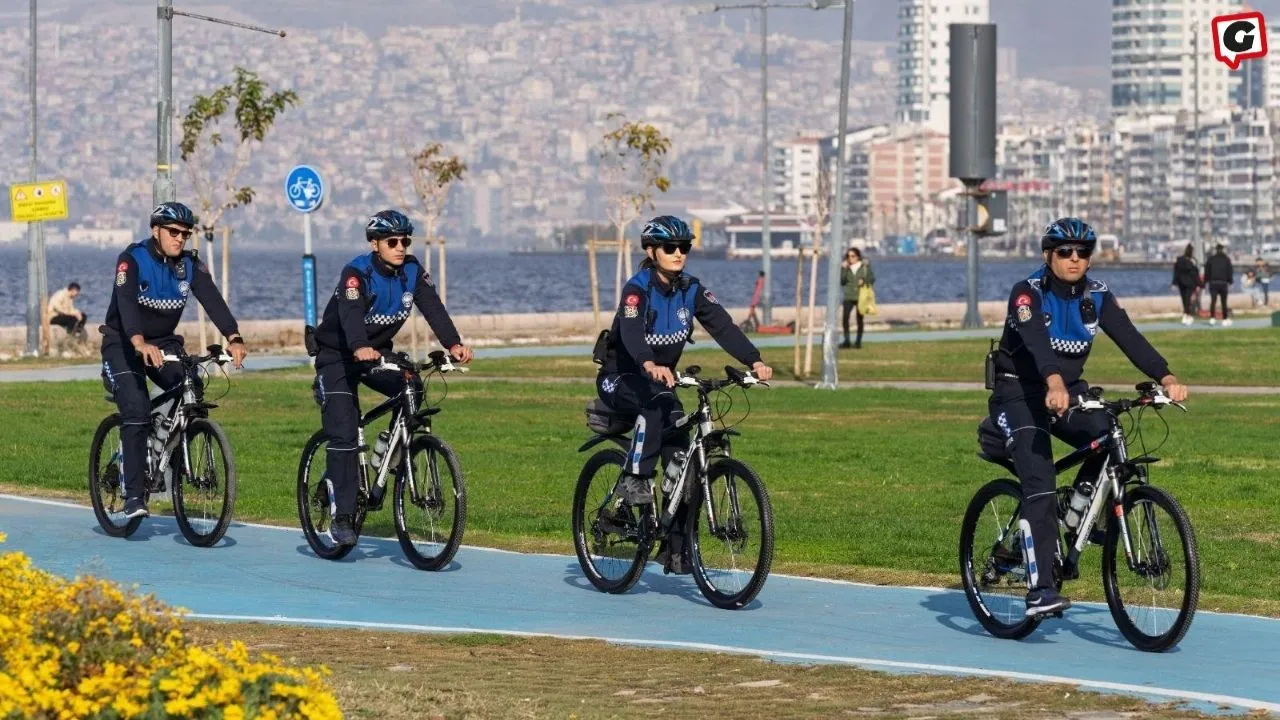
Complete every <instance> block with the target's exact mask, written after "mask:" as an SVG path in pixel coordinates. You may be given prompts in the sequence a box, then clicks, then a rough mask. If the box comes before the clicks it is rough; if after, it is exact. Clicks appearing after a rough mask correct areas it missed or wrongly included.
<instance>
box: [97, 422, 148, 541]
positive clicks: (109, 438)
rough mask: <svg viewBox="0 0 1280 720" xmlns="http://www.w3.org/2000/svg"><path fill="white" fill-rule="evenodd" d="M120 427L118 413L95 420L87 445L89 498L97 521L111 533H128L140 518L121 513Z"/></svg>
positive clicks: (120, 534)
mask: <svg viewBox="0 0 1280 720" xmlns="http://www.w3.org/2000/svg"><path fill="white" fill-rule="evenodd" d="M120 427H121V425H120V414H119V413H112V414H111V415H108V416H107V417H106V418H103V420H102V422H101V423H99V424H98V429H97V430H95V431H94V433H93V442H92V443H91V444H90V445H89V500H90V501H91V502H92V503H93V514H94V516H95V517H96V518H98V525H99V526H100V527H101V528H102V531H103V532H105V533H106V534H108V535H110V536H111V537H129V536H130V535H132V534H133V533H134V532H136V531H137V530H138V526H139V525H141V524H142V518H132V519H130V518H126V517H125V516H124V487H123V486H122V485H121V483H123V482H124V478H123V473H124V446H123V445H122V443H121V442H120Z"/></svg>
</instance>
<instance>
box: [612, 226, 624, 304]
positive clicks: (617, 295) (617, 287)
mask: <svg viewBox="0 0 1280 720" xmlns="http://www.w3.org/2000/svg"><path fill="white" fill-rule="evenodd" d="M615 227H617V228H618V237H617V240H616V241H615V242H614V249H616V250H617V251H618V255H617V257H616V258H614V263H613V306H614V307H617V306H618V303H620V302H622V255H623V252H622V250H623V248H622V226H621V225H616V226H615Z"/></svg>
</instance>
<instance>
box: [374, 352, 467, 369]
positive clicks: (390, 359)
mask: <svg viewBox="0 0 1280 720" xmlns="http://www.w3.org/2000/svg"><path fill="white" fill-rule="evenodd" d="M427 357H428V358H430V360H428V361H427V362H424V363H417V362H414V361H413V360H411V359H410V358H409V356H408V355H406V354H404V353H401V352H397V353H382V357H381V358H379V360H378V364H377V365H374V366H373V368H372V369H373V370H375V371H377V370H395V371H400V370H406V371H408V372H412V373H415V374H422V373H426V372H431V371H432V370H439V371H440V372H441V373H450V372H463V373H465V372H470V371H471V370H470V369H469V368H466V367H463V366H462V365H455V364H454V362H453V359H452V358H450V357H449V356H448V355H447V354H445V352H444V351H443V350H435V351H433V352H431V353H428V355H427Z"/></svg>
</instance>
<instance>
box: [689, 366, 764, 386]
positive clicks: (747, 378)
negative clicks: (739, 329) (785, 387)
mask: <svg viewBox="0 0 1280 720" xmlns="http://www.w3.org/2000/svg"><path fill="white" fill-rule="evenodd" d="M700 372H702V368H701V367H700V366H698V365H690V366H689V367H687V368H685V369H684V373H683V374H682V373H680V372H676V386H677V387H694V388H701V389H702V390H706V391H711V390H719V389H721V388H726V387H729V386H737V387H741V388H746V387H750V386H752V385H763V386H765V387H769V383H767V382H765V381H764V380H761V379H759V378H757V377H756V376H755V374H754V373H752V372H751V371H750V370H748V371H746V372H743V371H741V370H739V369H737V368H735V367H734V366H732V365H725V366H724V373H725V379H723V380H720V379H716V380H703V379H702V378H699V377H698V373H700Z"/></svg>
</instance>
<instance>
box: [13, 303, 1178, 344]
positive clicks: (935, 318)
mask: <svg viewBox="0 0 1280 720" xmlns="http://www.w3.org/2000/svg"><path fill="white" fill-rule="evenodd" d="M1121 302H1122V304H1123V305H1124V308H1125V309H1126V310H1127V311H1128V312H1129V315H1130V317H1133V318H1135V319H1136V318H1143V319H1154V318H1175V317H1178V316H1179V315H1180V310H1179V303H1178V299H1177V297H1175V296H1172V295H1170V296H1156V297H1136V298H1128V299H1124V300H1122V301H1121ZM1005 308H1006V303H1005V302H1004V301H987V302H982V303H979V311H980V312H981V314H982V319H983V323H984V324H985V325H987V326H992V325H998V324H999V323H1001V322H1003V320H1004V316H1005ZM233 310H234V308H233ZM964 311H965V303H963V302H935V303H894V304H883V305H880V306H879V312H878V313H877V314H876V315H872V316H869V317H867V318H866V329H867V331H868V332H875V331H881V330H887V329H890V328H893V327H902V326H912V327H919V328H925V329H929V328H953V327H959V326H960V324H961V322H962V320H963V318H964ZM729 312H730V314H731V315H732V316H733V318H734V319H735V320H737V321H741V320H743V319H745V318H746V317H747V308H729ZM612 316H613V312H612V307H610V308H609V309H608V310H605V309H602V310H601V322H602V323H603V325H604V326H605V327H607V326H608V324H609V323H610V322H611V320H612ZM773 316H774V317H773V321H774V324H777V325H785V324H787V323H789V322H791V321H792V320H793V319H794V317H795V307H794V306H790V307H775V308H774V311H773ZM807 316H808V310H807V308H806V309H805V310H804V311H802V313H801V318H802V319H807ZM813 317H814V323H815V326H816V329H815V334H818V335H820V334H821V332H822V326H823V324H824V323H825V321H826V314H825V307H823V306H818V307H816V308H815V309H814V315H813ZM93 320H99V321H100V319H99V318H94V319H93ZM850 320H852V318H850ZM454 322H455V324H456V325H457V327H458V330H459V332H461V333H462V335H463V337H464V338H466V340H467V342H469V343H472V344H475V345H477V346H481V347H483V346H492V345H538V344H563V343H577V342H591V341H593V340H594V338H595V330H594V328H593V322H592V313H591V312H590V311H587V312H558V313H502V314H488V315H465V314H460V315H455V316H454ZM837 323H839V318H837ZM414 324H415V325H416V328H417V332H418V340H419V342H423V340H424V338H426V337H428V332H427V328H426V322H425V321H424V320H423V319H422V318H421V317H420V316H415V322H414ZM96 327H97V326H96V324H93V325H90V328H89V330H90V332H89V340H90V343H91V345H92V346H93V351H94V353H95V354H96V350H97V344H98V334H97V332H96ZM208 327H209V342H215V341H219V340H220V339H219V338H218V337H216V335H217V332H216V331H215V330H214V329H213V326H212V325H209V326H208ZM302 328H303V325H302V320H301V319H291V320H244V321H242V322H241V324H240V330H241V332H243V333H244V336H245V339H246V340H247V341H248V343H249V345H250V347H251V348H252V349H255V350H257V351H277V350H278V351H298V350H300V349H301V348H302ZM178 332H179V333H181V334H182V335H183V336H184V337H185V338H186V340H187V344H188V346H189V348H191V349H194V348H195V347H196V345H197V344H198V341H199V330H198V328H197V325H196V323H195V322H194V321H190V322H183V323H181V324H180V325H179V328H178ZM62 337H63V332H62V330H61V329H59V328H54V330H53V338H54V340H55V341H57V340H60V339H61V338H62ZM411 340H412V335H411V328H410V325H409V324H406V325H405V327H404V329H403V330H401V332H400V334H399V335H398V336H397V337H396V343H397V345H401V346H403V347H408V346H409V344H410V342H411ZM25 344H26V328H25V327H23V326H8V327H0V359H6V358H11V357H14V356H16V355H18V354H21V352H22V350H23V347H24V346H25Z"/></svg>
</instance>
